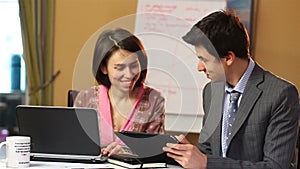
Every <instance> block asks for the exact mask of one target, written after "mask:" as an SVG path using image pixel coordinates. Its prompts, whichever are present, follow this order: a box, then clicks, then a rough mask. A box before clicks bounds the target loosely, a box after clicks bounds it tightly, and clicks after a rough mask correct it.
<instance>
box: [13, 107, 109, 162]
mask: <svg viewBox="0 0 300 169" xmlns="http://www.w3.org/2000/svg"><path fill="white" fill-rule="evenodd" d="M16 115H17V123H18V128H19V134H20V135H26V136H30V137H31V160H43V161H71V162H99V163H101V162H104V161H105V159H104V158H102V157H101V147H100V136H99V125H98V116H97V112H96V111H95V110H94V109H90V108H78V107H77V108H76V107H55V106H28V105H19V106H17V107H16Z"/></svg>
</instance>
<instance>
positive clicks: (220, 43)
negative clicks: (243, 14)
mask: <svg viewBox="0 0 300 169" xmlns="http://www.w3.org/2000/svg"><path fill="white" fill-rule="evenodd" d="M182 38H183V40H184V41H185V42H187V43H189V44H191V45H194V46H200V45H201V46H203V47H204V48H206V50H207V51H208V52H209V53H210V54H211V55H213V56H215V57H220V58H222V57H225V56H227V55H228V52H229V51H232V52H234V53H235V55H236V57H239V58H245V59H248V57H249V56H250V54H249V44H250V42H249V37H248V33H247V30H246V28H245V26H244V25H243V24H242V23H241V21H240V20H239V18H238V17H237V16H236V15H235V14H234V13H233V11H217V12H214V13H211V14H209V15H208V16H206V17H204V18H203V19H202V20H200V21H199V22H198V23H196V24H195V25H194V26H193V27H192V28H191V30H190V31H189V32H188V33H187V34H186V35H185V36H183V37H182Z"/></svg>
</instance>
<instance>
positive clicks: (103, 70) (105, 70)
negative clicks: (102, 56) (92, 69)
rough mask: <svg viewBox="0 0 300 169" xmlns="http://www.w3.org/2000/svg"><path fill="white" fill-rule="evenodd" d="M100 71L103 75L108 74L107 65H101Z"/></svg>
mask: <svg viewBox="0 0 300 169" xmlns="http://www.w3.org/2000/svg"><path fill="white" fill-rule="evenodd" d="M100 70H101V71H102V73H103V74H107V67H106V66H105V65H102V64H100Z"/></svg>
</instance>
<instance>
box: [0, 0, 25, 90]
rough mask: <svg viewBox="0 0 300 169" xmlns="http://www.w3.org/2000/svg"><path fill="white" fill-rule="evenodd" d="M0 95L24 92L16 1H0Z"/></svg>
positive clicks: (23, 70) (17, 4)
mask: <svg viewBox="0 0 300 169" xmlns="http://www.w3.org/2000/svg"><path fill="white" fill-rule="evenodd" d="M0 23H1V26H0V72H1V77H0V78H1V80H0V81H1V85H0V93H12V92H15V91H21V92H24V91H25V81H26V80H25V63H24V60H23V57H22V54H23V47H22V35H21V25H20V18H19V3H18V0H0Z"/></svg>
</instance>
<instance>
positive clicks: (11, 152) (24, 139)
mask: <svg viewBox="0 0 300 169" xmlns="http://www.w3.org/2000/svg"><path fill="white" fill-rule="evenodd" d="M3 145H6V159H5V162H6V167H11V168H18V167H29V165H30V137H28V136H7V137H6V141H4V142H2V143H0V149H1V148H2V146H3Z"/></svg>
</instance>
